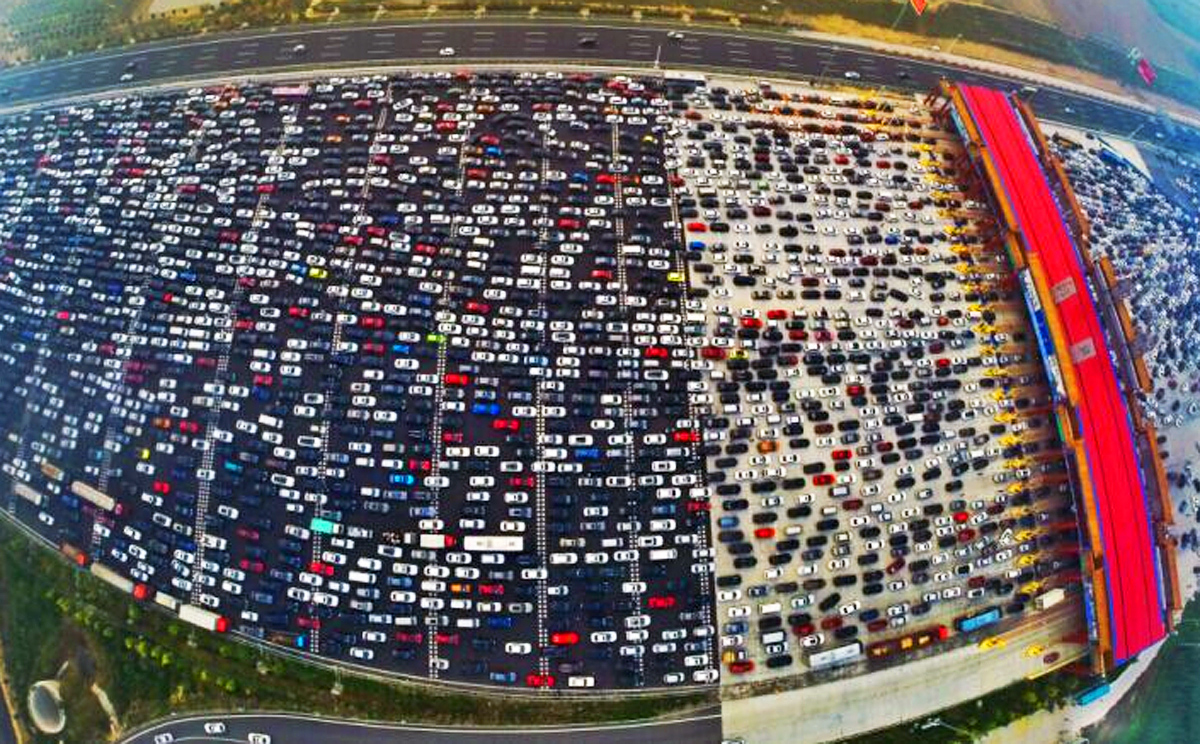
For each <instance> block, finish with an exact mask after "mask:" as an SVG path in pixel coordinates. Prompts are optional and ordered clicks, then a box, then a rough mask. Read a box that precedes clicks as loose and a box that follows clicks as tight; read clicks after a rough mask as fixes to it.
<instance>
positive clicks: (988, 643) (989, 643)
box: [979, 636, 1008, 651]
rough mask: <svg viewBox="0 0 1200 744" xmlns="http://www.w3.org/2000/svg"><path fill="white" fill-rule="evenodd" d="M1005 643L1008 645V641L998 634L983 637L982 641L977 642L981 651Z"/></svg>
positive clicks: (1000, 646)
mask: <svg viewBox="0 0 1200 744" xmlns="http://www.w3.org/2000/svg"><path fill="white" fill-rule="evenodd" d="M1007 645H1008V641H1006V640H1004V639H1003V638H1001V637H1000V636H992V637H991V638H984V639H983V640H982V641H980V642H979V648H980V650H983V651H991V650H992V649H993V648H1004V647H1005V646H1007Z"/></svg>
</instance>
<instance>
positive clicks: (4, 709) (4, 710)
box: [0, 695, 17, 744]
mask: <svg viewBox="0 0 1200 744" xmlns="http://www.w3.org/2000/svg"><path fill="white" fill-rule="evenodd" d="M0 719H2V720H0V744H17V734H16V732H15V731H14V730H13V720H12V719H13V713H12V711H11V710H9V709H8V701H7V700H5V699H4V697H3V696H2V695H0Z"/></svg>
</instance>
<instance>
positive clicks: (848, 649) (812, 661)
mask: <svg viewBox="0 0 1200 744" xmlns="http://www.w3.org/2000/svg"><path fill="white" fill-rule="evenodd" d="M862 651H863V645H862V641H854V642H853V643H847V644H846V645H845V646H838V647H837V648H831V649H829V650H828V651H818V652H817V653H815V654H809V656H808V668H809V669H811V670H813V671H816V670H818V669H832V668H833V667H839V666H843V665H845V664H849V663H851V662H853V661H856V660H857V659H858V657H860V656H862Z"/></svg>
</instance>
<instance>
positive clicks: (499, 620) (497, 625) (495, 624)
mask: <svg viewBox="0 0 1200 744" xmlns="http://www.w3.org/2000/svg"><path fill="white" fill-rule="evenodd" d="M487 626H488V627H489V628H491V629H492V630H508V629H509V628H511V627H512V626H513V619H512V616H510V615H493V616H491V617H489V618H488V619H487Z"/></svg>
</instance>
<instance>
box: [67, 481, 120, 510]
mask: <svg viewBox="0 0 1200 744" xmlns="http://www.w3.org/2000/svg"><path fill="white" fill-rule="evenodd" d="M71 493H73V494H75V495H76V496H78V497H79V498H81V499H83V500H84V501H90V502H91V503H93V504H95V505H96V506H98V507H100V508H101V509H103V510H104V511H112V510H113V509H115V508H117V502H116V501H115V500H114V499H113V497H112V496H109V495H108V494H106V493H104V492H103V491H100V490H98V489H95V488H93V487H91V486H89V485H88V484H86V483H84V482H83V481H72V482H71Z"/></svg>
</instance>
